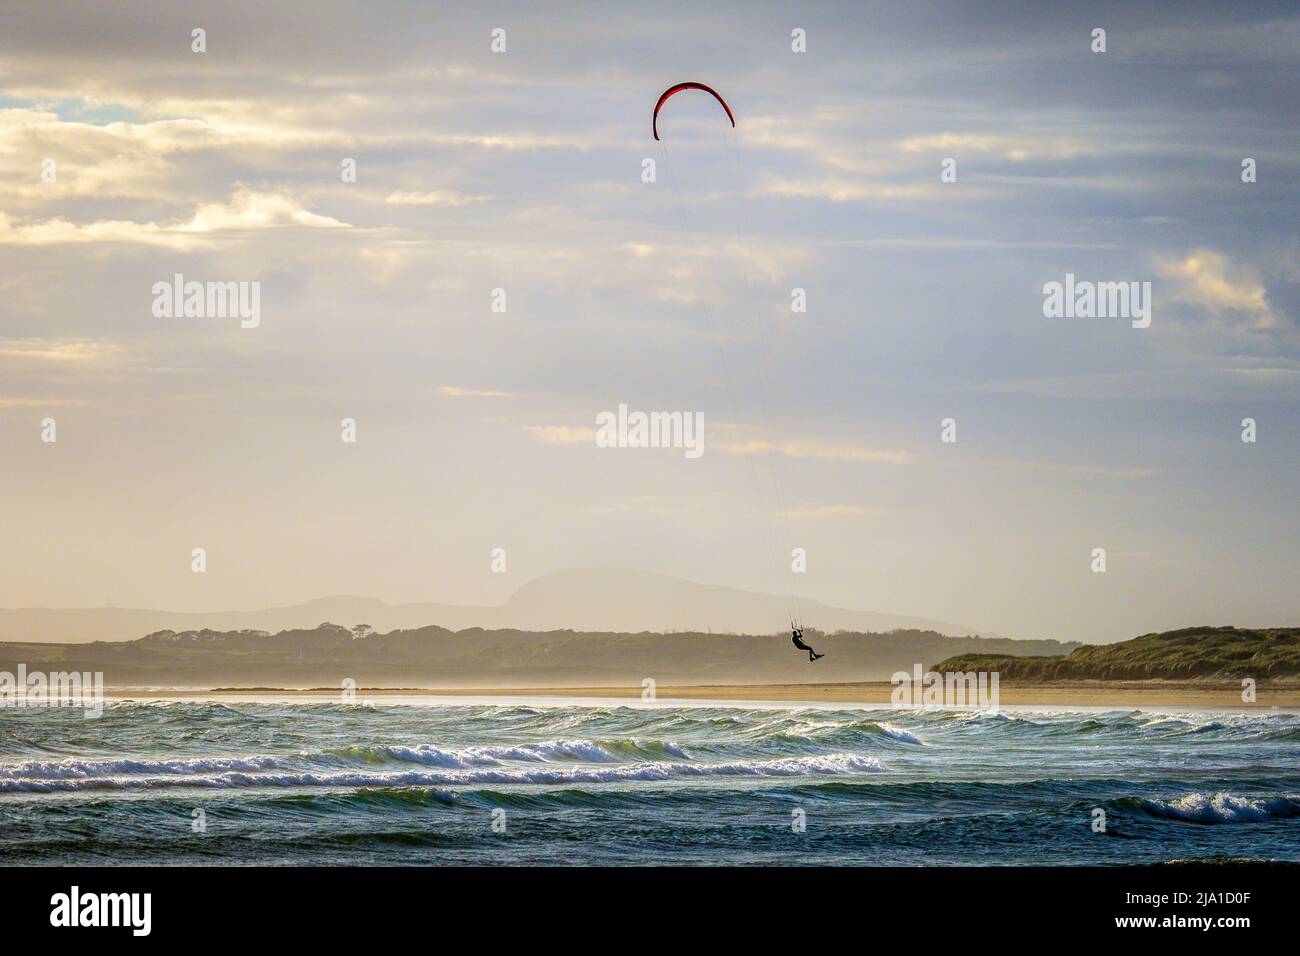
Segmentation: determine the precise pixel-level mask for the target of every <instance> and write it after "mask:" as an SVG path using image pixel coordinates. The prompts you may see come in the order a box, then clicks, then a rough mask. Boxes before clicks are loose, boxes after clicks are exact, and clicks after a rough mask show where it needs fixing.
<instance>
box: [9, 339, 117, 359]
mask: <svg viewBox="0 0 1300 956" xmlns="http://www.w3.org/2000/svg"><path fill="white" fill-rule="evenodd" d="M118 351H119V348H118V346H117V345H115V344H113V343H111V342H100V341H95V340H93V339H0V356H3V357H4V358H15V359H34V360H36V361H43V362H98V361H103V360H105V359H108V358H110V357H112V356H113V355H114V354H116V353H117V352H118Z"/></svg>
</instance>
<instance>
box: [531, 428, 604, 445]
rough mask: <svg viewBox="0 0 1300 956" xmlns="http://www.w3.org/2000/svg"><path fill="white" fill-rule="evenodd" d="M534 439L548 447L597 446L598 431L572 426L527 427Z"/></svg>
mask: <svg viewBox="0 0 1300 956" xmlns="http://www.w3.org/2000/svg"><path fill="white" fill-rule="evenodd" d="M524 428H525V429H526V430H527V431H528V432H529V434H531V435H532V436H533V437H534V438H536V439H538V440H539V441H542V442H544V443H546V444H548V445H593V446H594V445H595V444H596V429H594V428H583V427H577V428H575V427H573V426H570V425H525V426H524Z"/></svg>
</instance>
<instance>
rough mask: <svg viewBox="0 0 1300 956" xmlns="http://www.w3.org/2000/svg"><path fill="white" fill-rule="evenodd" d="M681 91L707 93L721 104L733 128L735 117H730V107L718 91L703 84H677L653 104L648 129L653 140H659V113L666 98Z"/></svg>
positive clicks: (665, 91) (664, 92)
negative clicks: (650, 130) (701, 91)
mask: <svg viewBox="0 0 1300 956" xmlns="http://www.w3.org/2000/svg"><path fill="white" fill-rule="evenodd" d="M682 90H703V91H704V92H705V93H708V94H709V95H710V96H712V97H713V98H714V99H715V100H717V101H718V102H719V103H721V104H722V108H723V109H724V110H726V111H727V119H729V120H731V125H732V126H733V127H734V126H735V125H736V117H734V116H732V115H731V107H730V106H728V105H727V101H726V100H724V99H723V98H722V97H721V96H719V95H718V91H717V90H715V89H714V88H713V87H711V86H705V85H704V84H703V83H678V84H676V85H675V86H670V87H668V89H666V90H664V91H663V94H662V95H661V96H660V97H659V102H658V103H656V104H655V112H654V117H653V118H652V119H651V121H650V128H651V129H652V130H654V134H655V139H658V138H659V111H660V110H661V109H663V106H664V103H666V102H667V101H668V97H670V96H672V95H673V94H675V93H680V92H681V91H682Z"/></svg>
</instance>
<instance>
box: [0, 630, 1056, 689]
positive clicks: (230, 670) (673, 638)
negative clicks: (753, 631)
mask: <svg viewBox="0 0 1300 956" xmlns="http://www.w3.org/2000/svg"><path fill="white" fill-rule="evenodd" d="M808 640H809V641H810V642H811V643H812V644H813V646H814V647H816V648H817V649H818V650H819V651H822V652H824V653H825V654H826V657H825V658H824V659H823V660H820V661H818V662H816V663H815V664H810V663H809V662H808V658H807V655H805V654H802V653H801V652H800V651H798V650H797V649H796V648H794V647H793V646H791V644H790V640H789V637H788V636H787V635H782V636H779V637H776V636H755V635H734V634H705V633H700V632H691V633H676V634H656V633H648V632H642V633H635V634H626V633H623V634H615V633H592V632H579V631H569V630H563V631H545V632H539V631H521V630H483V629H480V628H472V629H469V630H463V631H459V632H456V631H451V630H448V629H446V628H443V627H423V628H418V629H415V630H400V631H393V632H391V633H388V634H371V635H369V636H366V637H362V638H355V639H354V636H353V634H352V633H351V632H350V631H349V630H348V629H347V628H345V627H342V626H339V625H334V624H322V625H320V626H318V627H315V628H312V629H309V630H308V629H295V630H288V631H282V632H280V633H278V634H267V633H265V632H260V631H227V632H220V631H210V630H204V631H185V632H176V631H160V632H158V633H155V634H150V635H148V636H147V637H144V638H141V639H139V640H135V641H127V642H98V643H94V644H48V643H47V644H32V643H25V644H24V643H7V644H0V670H7V671H10V672H14V671H16V670H17V666H18V664H19V663H25V664H26V665H27V667H28V669H29V670H46V671H53V670H68V671H71V670H76V671H102V672H103V673H104V681H105V683H106V684H108V685H112V686H119V687H120V686H136V687H138V686H174V687H216V686H245V687H247V686H282V687H303V686H325V687H338V686H340V684H341V682H342V681H343V680H344V679H345V678H349V677H350V678H352V679H354V680H356V681H357V683H358V684H359V685H362V686H366V685H370V686H389V687H393V686H397V687H412V686H422V687H467V686H479V687H491V686H555V687H563V686H580V685H583V684H624V685H626V684H631V685H636V684H640V683H641V681H642V680H643V679H644V678H647V677H650V678H654V679H655V680H656V681H658V682H660V683H686V684H704V683H747V682H754V683H776V682H814V681H864V680H885V679H888V677H889V676H890V674H892V673H893V672H894V671H897V670H909V671H910V670H911V669H912V667H913V665H914V664H916V663H920V662H924V661H927V660H934V659H935V658H937V657H942V656H947V655H953V654H960V653H963V652H972V651H987V652H991V653H994V654H999V655H1006V654H1010V653H1013V652H1021V653H1029V654H1050V653H1060V654H1064V653H1066V652H1067V651H1069V650H1071V649H1073V648H1074V647H1076V646H1077V645H1074V644H1060V643H1058V642H1056V641H1012V640H1008V639H1006V638H969V637H948V636H945V635H942V634H937V633H935V632H933V631H895V632H891V633H888V634H862V633H840V634H834V635H824V634H820V633H814V632H812V631H811V630H810V631H808Z"/></svg>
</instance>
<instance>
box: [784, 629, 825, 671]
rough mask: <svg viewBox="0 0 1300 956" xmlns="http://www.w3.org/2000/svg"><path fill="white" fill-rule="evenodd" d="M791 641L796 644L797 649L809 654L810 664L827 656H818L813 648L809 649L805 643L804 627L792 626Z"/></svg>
mask: <svg viewBox="0 0 1300 956" xmlns="http://www.w3.org/2000/svg"><path fill="white" fill-rule="evenodd" d="M790 641H791V642H792V643H793V644H794V646H795V647H797V648H799V650H801V651H807V652H808V661H809V662H810V663H811V662H812V661H815V660H817V658H819V657H825V656H826V655H825V654H818V653H817V652H816V651H814V650H813V649H812V648H811V647H809V646H808V645H807V644H805V643H804V642H803V628H802V627H794V626H793V625H791V627H790Z"/></svg>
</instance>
